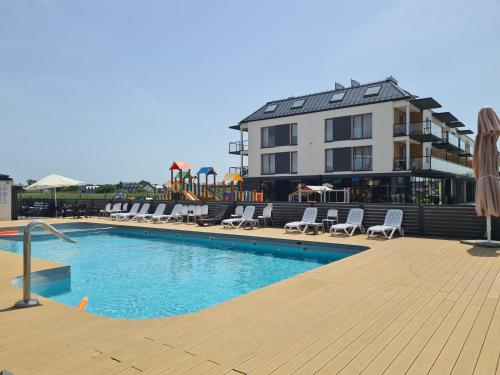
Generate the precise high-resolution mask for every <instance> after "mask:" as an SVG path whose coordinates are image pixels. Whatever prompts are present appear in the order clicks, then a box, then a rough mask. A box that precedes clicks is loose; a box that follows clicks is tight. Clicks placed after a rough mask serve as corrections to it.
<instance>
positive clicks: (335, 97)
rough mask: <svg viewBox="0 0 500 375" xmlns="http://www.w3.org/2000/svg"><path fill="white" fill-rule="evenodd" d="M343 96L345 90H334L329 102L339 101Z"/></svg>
mask: <svg viewBox="0 0 500 375" xmlns="http://www.w3.org/2000/svg"><path fill="white" fill-rule="evenodd" d="M344 96H345V91H344V92H336V93H334V94H333V95H332V97H331V98H330V103H333V102H341V101H342V99H344Z"/></svg>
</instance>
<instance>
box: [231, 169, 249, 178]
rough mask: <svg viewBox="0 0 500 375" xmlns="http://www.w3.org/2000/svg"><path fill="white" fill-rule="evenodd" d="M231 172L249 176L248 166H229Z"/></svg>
mask: <svg viewBox="0 0 500 375" xmlns="http://www.w3.org/2000/svg"><path fill="white" fill-rule="evenodd" d="M229 173H238V174H239V175H240V176H242V177H245V176H248V167H245V166H244V167H243V169H241V167H229Z"/></svg>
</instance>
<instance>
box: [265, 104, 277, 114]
mask: <svg viewBox="0 0 500 375" xmlns="http://www.w3.org/2000/svg"><path fill="white" fill-rule="evenodd" d="M277 107H278V104H269V105H268V106H267V107H266V109H264V113H271V112H274V111H275V110H276V108H277Z"/></svg>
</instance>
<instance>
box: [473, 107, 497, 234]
mask: <svg viewBox="0 0 500 375" xmlns="http://www.w3.org/2000/svg"><path fill="white" fill-rule="evenodd" d="M499 137H500V120H499V119H498V116H497V114H496V113H495V111H494V110H493V108H491V107H484V108H481V110H480V111H479V115H478V119H477V136H476V141H475V144H474V157H473V159H472V166H473V168H474V177H475V178H476V213H477V215H478V216H486V223H487V225H486V226H487V237H488V241H491V217H492V216H500V179H499V173H498V148H497V141H498V138H499Z"/></svg>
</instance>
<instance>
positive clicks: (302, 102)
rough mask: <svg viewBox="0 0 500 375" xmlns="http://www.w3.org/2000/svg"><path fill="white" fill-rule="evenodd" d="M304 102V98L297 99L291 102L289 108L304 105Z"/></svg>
mask: <svg viewBox="0 0 500 375" xmlns="http://www.w3.org/2000/svg"><path fill="white" fill-rule="evenodd" d="M305 102H306V100H305V99H297V100H296V101H294V102H293V104H292V107H291V109H296V108H300V107H302V106H303V105H304V103H305Z"/></svg>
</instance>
